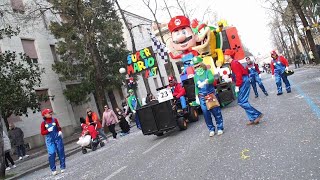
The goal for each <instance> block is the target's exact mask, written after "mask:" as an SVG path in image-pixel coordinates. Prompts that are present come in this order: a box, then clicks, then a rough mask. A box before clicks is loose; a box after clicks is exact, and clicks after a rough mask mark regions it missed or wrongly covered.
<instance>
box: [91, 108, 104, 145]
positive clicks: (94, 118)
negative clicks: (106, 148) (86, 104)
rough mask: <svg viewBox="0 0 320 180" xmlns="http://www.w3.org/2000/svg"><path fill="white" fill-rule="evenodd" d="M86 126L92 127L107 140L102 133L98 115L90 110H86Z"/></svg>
mask: <svg viewBox="0 0 320 180" xmlns="http://www.w3.org/2000/svg"><path fill="white" fill-rule="evenodd" d="M86 124H87V125H94V126H95V127H96V129H97V131H98V132H99V135H100V136H101V137H102V138H103V139H104V140H107V139H108V138H107V136H106V134H105V133H104V130H103V128H102V125H101V123H100V120H99V118H98V115H97V114H96V113H95V112H92V110H91V109H90V108H88V109H87V116H86Z"/></svg>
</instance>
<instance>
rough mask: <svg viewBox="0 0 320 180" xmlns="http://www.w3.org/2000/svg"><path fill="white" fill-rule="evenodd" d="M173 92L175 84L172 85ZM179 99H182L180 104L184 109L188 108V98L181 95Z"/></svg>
mask: <svg viewBox="0 0 320 180" xmlns="http://www.w3.org/2000/svg"><path fill="white" fill-rule="evenodd" d="M171 92H172V93H173V92H174V86H173V87H171ZM179 99H180V104H181V107H182V109H186V108H187V100H186V97H184V96H180V98H179Z"/></svg>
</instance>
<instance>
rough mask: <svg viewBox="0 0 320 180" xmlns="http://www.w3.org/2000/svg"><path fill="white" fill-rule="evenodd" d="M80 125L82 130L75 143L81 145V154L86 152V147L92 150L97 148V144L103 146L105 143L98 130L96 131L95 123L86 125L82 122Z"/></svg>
mask: <svg viewBox="0 0 320 180" xmlns="http://www.w3.org/2000/svg"><path fill="white" fill-rule="evenodd" d="M80 121H81V120H80ZM81 127H82V129H83V130H82V134H81V137H80V138H79V141H78V142H77V144H79V145H80V146H81V150H82V153H83V154H86V153H87V152H88V151H87V149H92V151H95V150H97V147H98V145H99V144H100V147H103V146H104V145H105V143H104V142H103V141H102V139H101V137H100V135H99V132H98V131H97V125H96V124H90V125H89V126H88V125H86V124H83V123H82V124H81Z"/></svg>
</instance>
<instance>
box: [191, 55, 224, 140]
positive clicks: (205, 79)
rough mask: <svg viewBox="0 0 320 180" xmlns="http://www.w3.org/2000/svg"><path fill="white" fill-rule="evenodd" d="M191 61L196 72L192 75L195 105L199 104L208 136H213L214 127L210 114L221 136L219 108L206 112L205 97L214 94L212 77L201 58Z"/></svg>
mask: <svg viewBox="0 0 320 180" xmlns="http://www.w3.org/2000/svg"><path fill="white" fill-rule="evenodd" d="M192 61H193V65H194V69H195V72H196V73H195V75H194V84H195V94H196V96H197V98H196V101H197V104H200V106H201V110H202V112H203V116H204V119H205V121H206V124H207V127H208V129H209V136H210V137H212V136H214V134H215V126H214V124H213V122H212V117H211V114H212V115H213V116H214V118H215V120H216V125H217V129H218V135H221V134H223V129H224V127H223V118H222V114H221V108H220V107H219V106H218V107H215V108H213V109H211V110H208V109H207V105H206V100H205V97H206V96H207V95H209V94H212V93H214V94H215V93H216V92H215V89H214V86H213V81H214V76H213V74H212V72H211V71H210V70H207V67H206V65H205V64H203V59H202V58H200V57H198V56H196V57H194V58H193V59H192Z"/></svg>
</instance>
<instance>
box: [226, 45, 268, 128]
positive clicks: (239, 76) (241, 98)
mask: <svg viewBox="0 0 320 180" xmlns="http://www.w3.org/2000/svg"><path fill="white" fill-rule="evenodd" d="M234 55H235V52H234V51H233V50H230V49H226V50H225V52H224V58H225V60H226V62H229V63H230V64H231V70H232V73H234V75H235V82H236V87H235V92H236V93H238V104H239V105H240V106H241V107H242V108H243V109H244V110H245V111H246V114H247V116H248V118H249V122H248V123H247V125H254V124H258V123H259V121H260V120H261V118H262V117H263V114H262V113H261V112H260V111H258V110H257V109H255V108H254V107H252V106H251V105H250V103H249V101H248V99H249V95H250V82H249V77H248V71H246V70H245V69H244V67H243V66H242V65H241V64H240V63H239V61H238V60H235V59H233V58H234Z"/></svg>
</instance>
